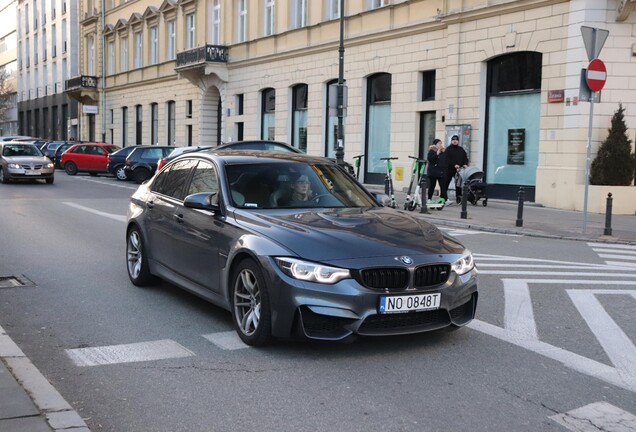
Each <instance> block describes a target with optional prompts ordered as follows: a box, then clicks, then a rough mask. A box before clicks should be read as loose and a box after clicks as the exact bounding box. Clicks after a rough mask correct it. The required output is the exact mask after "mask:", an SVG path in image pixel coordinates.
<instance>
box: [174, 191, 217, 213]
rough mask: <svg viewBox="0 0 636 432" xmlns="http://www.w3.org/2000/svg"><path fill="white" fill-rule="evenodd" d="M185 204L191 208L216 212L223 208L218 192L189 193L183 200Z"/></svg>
mask: <svg viewBox="0 0 636 432" xmlns="http://www.w3.org/2000/svg"><path fill="white" fill-rule="evenodd" d="M183 205H184V206H185V207H189V208H194V209H200V210H210V211H215V212H218V211H220V210H221V207H220V206H219V200H218V196H217V193H216V192H200V193H195V194H192V195H188V196H187V197H185V200H183Z"/></svg>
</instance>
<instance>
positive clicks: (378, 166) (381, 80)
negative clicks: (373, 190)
mask: <svg viewBox="0 0 636 432" xmlns="http://www.w3.org/2000/svg"><path fill="white" fill-rule="evenodd" d="M366 123H367V124H366V131H367V137H366V138H367V143H366V144H367V145H366V152H365V154H366V170H365V177H364V178H365V181H366V182H367V183H375V184H381V183H382V182H383V181H384V173H385V171H386V168H385V162H384V161H382V160H380V159H381V158H385V157H389V156H390V150H391V74H388V73H378V74H375V75H371V76H370V77H369V78H368V80H367V122H366Z"/></svg>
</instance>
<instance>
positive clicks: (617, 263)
mask: <svg viewBox="0 0 636 432" xmlns="http://www.w3.org/2000/svg"><path fill="white" fill-rule="evenodd" d="M606 262H607V264H610V265H614V266H621V267H623V269H624V270H631V269H632V268H634V269H636V263H630V262H623V261H606Z"/></svg>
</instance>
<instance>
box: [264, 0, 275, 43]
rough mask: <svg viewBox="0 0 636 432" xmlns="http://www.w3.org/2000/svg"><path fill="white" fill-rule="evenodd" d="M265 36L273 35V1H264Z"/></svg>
mask: <svg viewBox="0 0 636 432" xmlns="http://www.w3.org/2000/svg"><path fill="white" fill-rule="evenodd" d="M264 33H265V36H271V35H273V34H274V0H265V32H264Z"/></svg>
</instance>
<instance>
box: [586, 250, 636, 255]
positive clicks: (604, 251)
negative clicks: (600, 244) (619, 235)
mask: <svg viewBox="0 0 636 432" xmlns="http://www.w3.org/2000/svg"><path fill="white" fill-rule="evenodd" d="M592 250H593V251H594V252H602V253H613V254H619V255H622V256H627V255H630V256H631V255H636V250H626V249H613V248H612V249H610V248H593V249H592Z"/></svg>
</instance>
